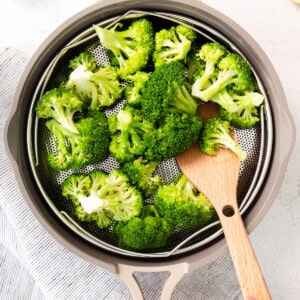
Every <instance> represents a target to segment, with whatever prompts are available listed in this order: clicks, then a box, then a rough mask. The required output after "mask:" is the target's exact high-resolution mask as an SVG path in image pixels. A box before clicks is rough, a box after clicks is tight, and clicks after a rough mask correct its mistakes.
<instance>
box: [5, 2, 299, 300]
mask: <svg viewBox="0 0 300 300" xmlns="http://www.w3.org/2000/svg"><path fill="white" fill-rule="evenodd" d="M203 2H205V3H206V4H208V5H210V6H211V7H213V8H215V9H217V10H219V11H220V12H222V13H224V14H225V15H227V16H229V17H230V18H232V19H233V20H234V21H236V22H237V23H238V24H239V25H240V26H241V27H243V28H244V29H245V30H246V31H247V32H248V33H249V34H250V35H251V36H252V37H253V38H254V39H255V40H256V41H257V42H258V44H259V45H260V46H261V48H262V49H263V50H264V51H265V53H266V54H267V56H268V57H269V59H270V60H271V62H272V64H273V66H274V67H275V69H276V71H277V73H278V75H279V78H280V80H281V82H282V84H283V87H284V90H285V93H286V97H287V101H288V105H289V108H290V110H291V112H292V114H293V117H294V120H295V123H296V127H297V141H296V145H295V149H294V152H293V155H292V157H291V159H290V163H289V166H288V169H287V172H286V176H285V179H284V181H283V184H282V187H281V189H280V192H279V194H278V196H277V198H276V200H275V202H274V204H273V206H272V208H271V209H270V211H269V212H268V214H267V216H266V217H265V218H264V220H263V221H262V222H261V224H260V225H259V226H258V227H257V228H256V229H255V230H254V232H253V233H252V234H251V236H250V237H251V240H252V242H253V246H254V248H255V251H256V254H257V257H258V260H259V262H260V264H261V267H262V270H263V273H264V275H265V278H266V281H267V283H268V285H269V288H270V291H271V294H272V295H273V299H275V300H276V299H282V300H285V299H286V300H297V299H300V159H299V152H300V144H299V139H298V136H299V134H298V132H299V131H300V128H299V126H300V125H299V120H300V5H296V4H295V3H293V2H292V1H291V0H273V1H267V0H243V1H236V0H226V1H217V0H206V1H203ZM93 3H94V1H93V0H85V1H83V0H72V1H63V0H52V1H45V0H6V1H2V3H1V10H0V49H2V48H6V47H12V48H17V49H19V50H21V51H22V52H23V53H24V54H25V55H26V56H28V57H30V56H31V55H32V54H33V53H34V51H35V50H36V49H37V48H38V46H39V45H40V44H41V43H42V42H43V40H44V39H45V38H46V37H47V36H48V35H49V34H50V33H51V32H52V31H53V30H54V29H55V28H56V27H57V26H58V25H60V24H61V23H62V22H63V21H65V20H66V19H67V18H68V17H70V16H72V15H73V14H75V13H76V12H78V11H80V10H81V9H83V8H85V7H87V6H89V5H91V4H93ZM0 68H1V66H0ZM0 268H1V257H0ZM0 281H1V280H0ZM0 299H4V298H1V282H0Z"/></svg>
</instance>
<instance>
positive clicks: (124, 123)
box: [108, 106, 153, 162]
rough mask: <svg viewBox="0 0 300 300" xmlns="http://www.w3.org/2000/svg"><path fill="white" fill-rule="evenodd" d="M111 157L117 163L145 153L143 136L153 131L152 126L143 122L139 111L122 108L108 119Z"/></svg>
mask: <svg viewBox="0 0 300 300" xmlns="http://www.w3.org/2000/svg"><path fill="white" fill-rule="evenodd" d="M108 124H109V130H110V133H111V143H110V146H109V150H110V153H111V155H112V156H113V157H114V158H115V159H116V160H117V161H119V162H125V161H131V160H134V159H135V158H136V157H137V156H141V155H143V154H144V152H145V149H146V148H145V143H144V135H145V133H146V132H149V131H152V130H153V124H152V123H150V122H149V121H147V120H145V118H144V117H143V116H142V115H141V113H140V110H138V109H135V108H132V107H130V106H126V107H124V108H123V109H122V110H121V111H119V112H118V113H117V114H114V115H111V116H109V117H108Z"/></svg>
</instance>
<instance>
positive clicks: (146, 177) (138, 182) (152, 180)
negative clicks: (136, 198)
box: [122, 157, 162, 198]
mask: <svg viewBox="0 0 300 300" xmlns="http://www.w3.org/2000/svg"><path fill="white" fill-rule="evenodd" d="M158 164H159V163H158V162H153V161H147V160H145V159H143V158H142V157H139V158H137V159H136V160H134V161H133V162H127V163H125V164H124V165H123V166H122V171H123V172H124V173H125V174H126V175H127V176H128V178H129V180H130V182H131V183H132V184H133V185H134V186H136V187H137V188H138V189H139V190H140V191H142V193H143V194H144V196H145V197H146V198H148V197H150V196H151V195H152V194H153V193H154V192H155V191H156V189H157V188H158V186H159V185H161V184H162V178H161V177H160V176H159V175H157V174H156V175H154V174H153V172H154V171H155V170H156V168H157V166H158Z"/></svg>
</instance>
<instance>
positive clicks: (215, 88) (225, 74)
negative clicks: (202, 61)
mask: <svg viewBox="0 0 300 300" xmlns="http://www.w3.org/2000/svg"><path fill="white" fill-rule="evenodd" d="M236 75H237V74H236V72H234V71H233V70H222V71H220V72H219V75H218V78H217V80H216V81H215V82H214V83H213V84H212V85H210V86H209V87H208V88H207V89H205V90H198V89H197V86H196V85H195V84H194V85H193V90H192V95H194V96H196V97H199V98H200V99H201V100H203V101H206V102H207V101H209V100H211V99H212V97H213V96H214V95H215V94H216V93H218V92H220V91H221V90H223V89H224V88H225V87H226V86H228V85H229V84H232V83H234V82H235V80H236V78H235V77H236Z"/></svg>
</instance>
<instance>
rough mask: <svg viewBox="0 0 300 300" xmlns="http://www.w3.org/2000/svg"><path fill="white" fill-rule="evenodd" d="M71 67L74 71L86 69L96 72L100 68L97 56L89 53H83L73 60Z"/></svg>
mask: <svg viewBox="0 0 300 300" xmlns="http://www.w3.org/2000/svg"><path fill="white" fill-rule="evenodd" d="M69 66H70V68H71V69H72V70H76V69H77V68H79V67H80V68H83V67H84V68H85V69H86V70H89V71H95V70H96V69H97V68H98V67H97V61H96V58H95V56H94V55H93V54H92V53H90V52H87V51H84V52H81V53H80V54H79V55H78V56H76V57H75V58H73V59H71V60H70V62H69Z"/></svg>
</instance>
